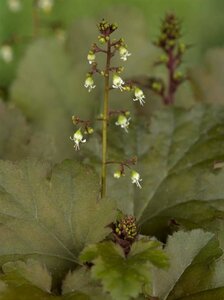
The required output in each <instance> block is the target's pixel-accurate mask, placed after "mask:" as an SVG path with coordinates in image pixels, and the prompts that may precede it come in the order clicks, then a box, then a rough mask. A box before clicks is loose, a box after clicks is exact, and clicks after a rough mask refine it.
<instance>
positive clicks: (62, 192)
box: [0, 161, 115, 278]
mask: <svg viewBox="0 0 224 300" xmlns="http://www.w3.org/2000/svg"><path fill="white" fill-rule="evenodd" d="M49 171H50V168H49V167H48V165H47V164H46V163H38V162H34V161H22V162H20V163H18V164H12V163H10V162H6V161H1V162H0V187H1V197H0V200H1V217H0V221H1V228H0V239H1V244H2V246H1V250H0V262H1V264H2V263H3V262H5V261H8V260H11V259H18V258H27V257H32V258H35V259H38V260H40V261H41V262H43V263H44V264H46V266H47V268H49V270H50V272H51V273H52V275H53V276H54V277H60V278H62V277H63V274H64V272H65V271H66V270H68V269H69V268H71V266H75V265H77V264H79V262H78V256H79V253H80V251H81V250H82V249H83V248H84V247H85V246H86V245H88V244H90V243H94V242H98V241H100V240H102V239H103V238H104V237H105V236H106V235H107V234H108V233H109V232H110V229H109V228H106V227H105V226H106V225H108V224H109V223H110V222H112V221H113V218H114V216H115V211H114V209H113V207H114V206H113V202H111V201H107V200H104V201H98V202H97V199H98V196H99V195H98V194H99V190H98V177H97V176H96V175H95V174H94V173H93V172H92V171H91V170H90V169H88V168H83V167H81V166H80V165H79V164H77V163H74V162H70V161H65V162H64V163H63V164H61V165H58V166H57V167H55V168H54V169H53V170H52V171H51V172H50V174H49ZM47 176H48V179H47V178H46V177H47ZM49 176H50V178H49Z"/></svg>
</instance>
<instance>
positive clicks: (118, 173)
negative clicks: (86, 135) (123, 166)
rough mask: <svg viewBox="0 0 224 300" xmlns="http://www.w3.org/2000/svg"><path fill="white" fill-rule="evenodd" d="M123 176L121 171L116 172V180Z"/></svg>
mask: <svg viewBox="0 0 224 300" xmlns="http://www.w3.org/2000/svg"><path fill="white" fill-rule="evenodd" d="M121 175H122V174H121V171H120V170H118V171H116V172H114V178H117V179H119V178H120V177H121Z"/></svg>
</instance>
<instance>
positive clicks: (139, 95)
mask: <svg viewBox="0 0 224 300" xmlns="http://www.w3.org/2000/svg"><path fill="white" fill-rule="evenodd" d="M144 99H145V95H144V94H143V91H142V90H141V89H139V88H138V87H135V98H134V99H133V101H139V103H140V104H141V105H142V106H143V105H144V103H145V100H144Z"/></svg>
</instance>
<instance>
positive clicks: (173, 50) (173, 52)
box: [149, 13, 190, 105]
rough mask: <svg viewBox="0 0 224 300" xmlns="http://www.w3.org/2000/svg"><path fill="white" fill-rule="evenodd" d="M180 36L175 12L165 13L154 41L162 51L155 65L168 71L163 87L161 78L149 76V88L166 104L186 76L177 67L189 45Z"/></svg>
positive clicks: (170, 102) (179, 25)
mask: <svg viewBox="0 0 224 300" xmlns="http://www.w3.org/2000/svg"><path fill="white" fill-rule="evenodd" d="M181 37H182V35H181V22H180V20H179V19H178V18H177V17H176V16H175V14H172V13H169V14H167V15H166V16H165V18H164V20H163V21H162V26H161V32H160V35H159V37H158V39H157V41H156V42H155V45H156V46H157V47H158V48H160V49H161V50H162V52H163V53H162V54H161V55H160V57H159V58H158V59H157V60H156V62H155V66H158V65H165V66H166V68H167V73H168V80H167V87H165V85H164V83H163V81H162V79H161V80H160V79H158V78H150V86H149V88H150V89H152V90H153V91H154V92H155V93H156V94H158V95H160V96H161V97H162V100H163V102H164V104H168V105H169V104H172V103H173V102H174V96H175V93H176V91H177V89H178V87H179V85H180V84H181V83H183V82H184V81H185V80H186V79H187V76H186V75H184V74H182V73H181V72H180V71H178V68H179V67H180V65H181V63H182V61H183V55H184V54H185V52H186V50H187V49H188V48H189V47H190V45H186V44H185V43H184V42H182V41H180V39H181Z"/></svg>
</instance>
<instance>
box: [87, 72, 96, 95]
mask: <svg viewBox="0 0 224 300" xmlns="http://www.w3.org/2000/svg"><path fill="white" fill-rule="evenodd" d="M84 87H85V88H87V89H88V91H89V92H91V90H92V89H94V88H95V87H96V86H95V85H94V81H93V77H92V76H87V78H86V80H85V84H84Z"/></svg>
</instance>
